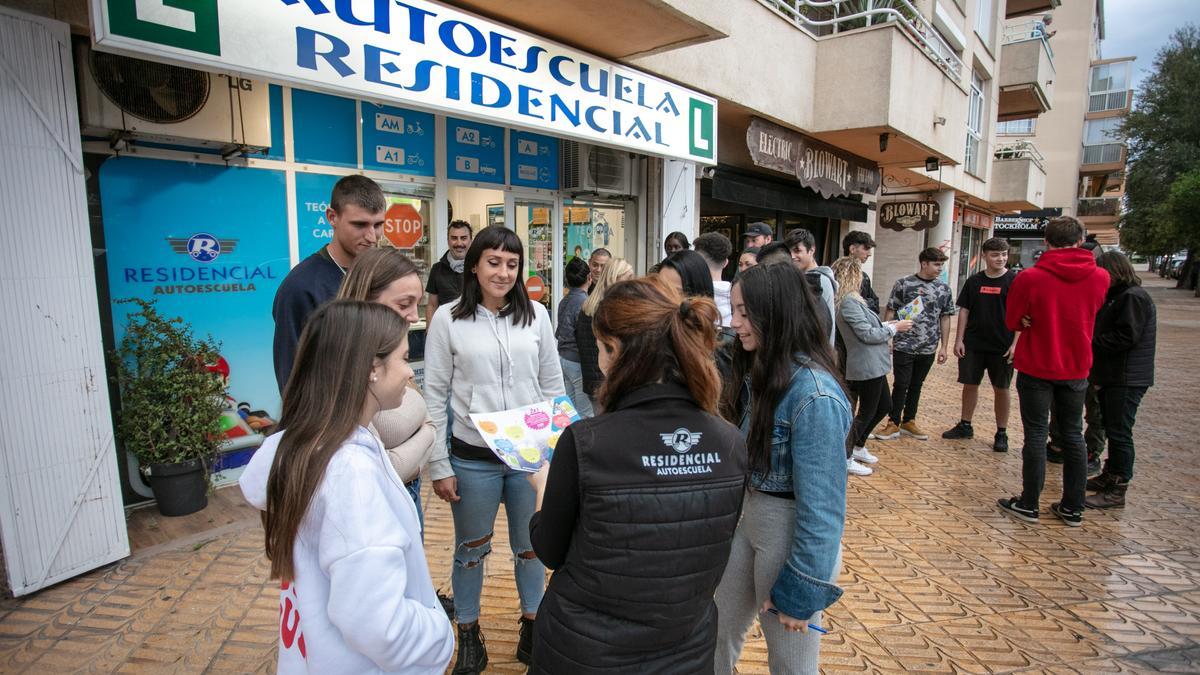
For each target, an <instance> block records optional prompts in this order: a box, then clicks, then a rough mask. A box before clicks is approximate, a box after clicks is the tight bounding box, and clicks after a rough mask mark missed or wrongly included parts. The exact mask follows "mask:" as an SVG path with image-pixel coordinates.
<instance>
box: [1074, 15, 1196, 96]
mask: <svg viewBox="0 0 1200 675" xmlns="http://www.w3.org/2000/svg"><path fill="white" fill-rule="evenodd" d="M1063 1H1064V2H1079V1H1080V0H1063ZM1186 23H1194V24H1196V25H1200V0H1104V41H1103V42H1101V43H1100V54H1101V56H1103V57H1104V58H1106V59H1111V58H1116V57H1118V56H1136V57H1137V61H1134V62H1133V82H1134V87H1135V88H1136V87H1137V85H1139V84H1141V81H1142V79H1143V78H1144V77H1146V73H1147V71H1149V70H1150V68H1151V67H1153V65H1154V56H1155V54H1157V53H1158V50H1159V49H1162V48H1163V47H1164V46H1165V45H1166V44H1167V40H1168V39H1169V38H1170V37H1171V33H1172V32H1173V31H1174V30H1175V29H1176V28H1178V27H1180V26H1182V25H1184V24H1186Z"/></svg>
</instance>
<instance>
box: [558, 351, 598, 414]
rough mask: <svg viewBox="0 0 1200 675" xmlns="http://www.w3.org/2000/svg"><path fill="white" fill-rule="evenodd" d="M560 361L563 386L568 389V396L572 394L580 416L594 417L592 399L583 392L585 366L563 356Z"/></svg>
mask: <svg viewBox="0 0 1200 675" xmlns="http://www.w3.org/2000/svg"><path fill="white" fill-rule="evenodd" d="M558 362H559V363H560V364H562V373H563V386H565V387H566V389H567V396H570V397H571V402H572V403H574V404H575V409H576V410H578V411H579V416H580V417H585V418H586V417H592V416H593V415H595V412H593V411H592V399H590V398H588V396H587V394H585V393H583V367H582V366H580V365H579V363H578V362H575V361H568V360H566V359H564V358H561V357H560V358H559V359H558Z"/></svg>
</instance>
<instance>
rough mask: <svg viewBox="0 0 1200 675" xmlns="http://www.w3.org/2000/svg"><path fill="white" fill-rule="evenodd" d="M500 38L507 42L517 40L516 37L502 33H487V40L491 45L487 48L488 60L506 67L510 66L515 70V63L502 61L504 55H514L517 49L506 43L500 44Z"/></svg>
mask: <svg viewBox="0 0 1200 675" xmlns="http://www.w3.org/2000/svg"><path fill="white" fill-rule="evenodd" d="M502 40H506V41H508V42H516V41H517V39H516V38H514V37H510V36H508V35H504V34H503V33H496V32H491V33H488V42H489V43H490V45H491V49H489V50H488V60H489V61H491V62H492V63H494V64H496V65H498V66H504V67H506V68H512V69H513V70H516V69H517V67H516V66H515V65H513V64H511V63H505V62H504V57H506V56H510V57H511V56H516V55H517V50H515V49H513V48H512V47H509V46H508V45H504V46H501V41H502Z"/></svg>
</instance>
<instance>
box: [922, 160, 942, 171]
mask: <svg viewBox="0 0 1200 675" xmlns="http://www.w3.org/2000/svg"><path fill="white" fill-rule="evenodd" d="M940 168H942V163H941V161H940V160H938V158H937V157H926V158H925V171H926V172H931V171H937V170H938V169H940Z"/></svg>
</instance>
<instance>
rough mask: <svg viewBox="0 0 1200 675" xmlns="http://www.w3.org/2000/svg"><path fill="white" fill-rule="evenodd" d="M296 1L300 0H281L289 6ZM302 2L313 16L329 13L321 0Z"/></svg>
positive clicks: (305, 0)
mask: <svg viewBox="0 0 1200 675" xmlns="http://www.w3.org/2000/svg"><path fill="white" fill-rule="evenodd" d="M297 2H300V0H283V4H285V5H288V6H289V7H290V6H291V5H294V4H296V3H297ZM304 4H305V5H306V6H308V11H310V12H312V13H313V16H320V15H322V14H328V13H329V8H328V7H326V6H325V3H324V2H323V1H322V0H304Z"/></svg>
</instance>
